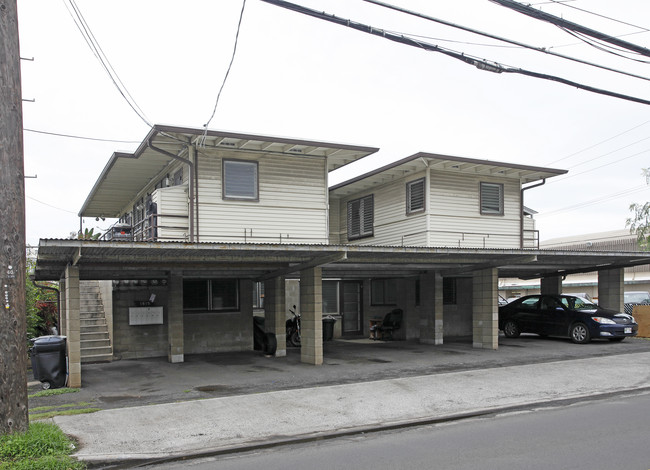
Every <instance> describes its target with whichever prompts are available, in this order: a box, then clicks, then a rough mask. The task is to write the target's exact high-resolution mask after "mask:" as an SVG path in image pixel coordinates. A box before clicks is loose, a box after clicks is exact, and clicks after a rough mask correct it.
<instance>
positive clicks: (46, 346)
mask: <svg viewBox="0 0 650 470" xmlns="http://www.w3.org/2000/svg"><path fill="white" fill-rule="evenodd" d="M65 341H66V337H65V336H58V335H48V336H39V337H38V338H35V339H34V340H33V342H34V349H35V350H36V351H38V352H46V351H59V350H61V349H65Z"/></svg>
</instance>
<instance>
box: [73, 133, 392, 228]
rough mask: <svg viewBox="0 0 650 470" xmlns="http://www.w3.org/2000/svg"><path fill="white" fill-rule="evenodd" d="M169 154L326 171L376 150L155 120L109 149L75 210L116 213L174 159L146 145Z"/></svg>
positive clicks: (91, 213) (84, 213)
mask: <svg viewBox="0 0 650 470" xmlns="http://www.w3.org/2000/svg"><path fill="white" fill-rule="evenodd" d="M150 143H151V144H152V145H154V146H155V147H158V148H161V149H163V150H165V151H166V152H170V153H172V154H174V155H177V156H178V155H181V154H182V153H183V152H184V151H185V149H186V147H187V146H188V145H197V146H202V147H207V148H215V149H226V150H232V151H241V152H247V153H257V154H260V155H263V156H264V157H272V156H273V155H280V154H284V155H294V156H295V155H297V156H304V157H321V158H326V159H327V169H328V171H332V170H335V169H337V168H340V167H342V166H344V165H346V164H348V163H350V162H353V161H355V160H358V159H359V158H363V157H366V156H368V155H370V154H372V153H375V152H377V151H378V150H379V149H377V148H374V147H360V146H355V145H346V144H335V143H327V142H316V141H310V140H297V139H288V138H283V137H270V136H261V135H251V134H237V133H232V132H222V131H216V130H208V131H207V132H206V131H205V130H204V129H196V128H187V127H173V126H162V125H155V126H154V127H153V128H152V129H151V131H149V134H148V135H147V136H146V137H145V139H144V140H143V141H142V143H141V144H140V146H139V147H138V149H137V150H136V151H135V152H134V153H132V154H131V153H123V152H116V153H114V154H113V155H112V156H111V158H110V160H109V161H108V164H107V165H106V167H105V168H104V170H103V171H102V173H101V174H100V176H99V178H98V179H97V182H96V183H95V185H94V187H93V188H92V190H91V191H90V194H89V195H88V197H87V199H86V201H85V202H84V204H83V206H82V208H81V210H80V211H79V216H80V217H117V216H119V215H120V213H121V212H122V211H123V210H124V209H125V208H126V206H127V204H129V202H131V201H132V200H133V199H135V197H136V196H137V194H138V193H139V192H140V191H141V190H142V189H143V188H144V187H145V186H147V185H148V184H149V183H150V182H151V181H152V179H153V178H154V177H156V176H157V175H158V174H160V173H161V172H162V171H163V170H164V169H165V167H167V165H169V164H170V163H171V162H172V161H173V160H174V159H173V158H172V157H170V156H166V155H164V154H162V153H160V152H158V151H156V150H153V149H152V148H150V147H149V144H150Z"/></svg>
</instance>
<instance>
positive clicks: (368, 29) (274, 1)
mask: <svg viewBox="0 0 650 470" xmlns="http://www.w3.org/2000/svg"><path fill="white" fill-rule="evenodd" d="M261 1H263V2H266V3H269V4H271V5H275V6H279V7H282V8H286V9H288V10H291V11H295V12H297V13H301V14H304V15H307V16H312V17H314V18H318V19H321V20H325V21H329V22H331V23H335V24H338V25H340V26H346V27H348V28H352V29H355V30H357V31H361V32H364V33H367V34H371V35H374V36H378V37H383V38H384V39H387V40H389V41H393V42H397V43H400V44H405V45H408V46H411V47H419V48H421V49H423V50H426V51H430V52H439V53H441V54H444V55H446V56H449V57H452V58H454V59H457V60H460V61H462V62H465V63H466V64H470V65H473V66H475V67H476V68H478V69H479V70H486V71H489V72H494V73H514V74H520V75H525V76H529V77H533V78H539V79H542V80H549V81H555V82H558V83H562V84H564V85H568V86H572V87H575V88H579V89H582V90H585V91H590V92H592V93H597V94H601V95H605V96H610V97H613V98H619V99H623V100H626V101H632V102H635V103H640V104H645V105H650V101H649V100H646V99H643V98H638V97H635V96H630V95H625V94H622V93H617V92H614V91H609V90H603V89H601V88H596V87H592V86H589V85H585V84H582V83H578V82H574V81H572V80H568V79H565V78H562V77H558V76H555V75H549V74H544V73H540V72H534V71H531V70H525V69H522V68H515V67H507V66H504V65H502V64H499V63H496V62H492V61H488V60H485V59H481V58H477V57H473V56H470V55H468V54H464V53H460V52H456V51H452V50H450V49H445V48H442V47H440V46H437V45H435V44H429V43H426V42H423V41H417V40H415V39H413V38H410V37H407V36H403V35H402V36H400V35H396V34H393V33H390V32H388V31H386V30H384V29H380V28H375V27H373V26H369V25H366V24H362V23H358V22H355V21H352V20H349V19H343V18H339V17H337V16H335V15H330V14H326V13H324V12H319V11H316V10H312V9H310V8H306V7H303V6H301V5H296V4H294V3H290V2H286V1H284V0H261Z"/></svg>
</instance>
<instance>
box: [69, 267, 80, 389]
mask: <svg viewBox="0 0 650 470" xmlns="http://www.w3.org/2000/svg"><path fill="white" fill-rule="evenodd" d="M80 310H81V294H80V292H79V267H78V266H70V265H69V266H68V267H66V268H65V318H66V321H65V327H66V328H65V336H66V344H67V347H68V387H71V388H78V387H81V320H80V319H79V315H80Z"/></svg>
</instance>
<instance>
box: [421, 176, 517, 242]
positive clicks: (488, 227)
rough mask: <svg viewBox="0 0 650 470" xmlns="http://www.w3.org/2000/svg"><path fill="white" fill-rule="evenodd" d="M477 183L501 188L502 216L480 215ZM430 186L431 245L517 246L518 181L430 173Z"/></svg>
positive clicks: (478, 185)
mask: <svg viewBox="0 0 650 470" xmlns="http://www.w3.org/2000/svg"><path fill="white" fill-rule="evenodd" d="M481 182H488V183H501V184H503V185H504V215H502V216H495V215H481V213H480V189H479V188H480V183H481ZM430 183H431V184H430V194H431V196H430V203H431V204H430V214H431V219H430V234H431V245H432V246H453V247H475V248H483V247H485V248H516V247H518V246H519V243H520V238H519V230H520V216H519V214H520V210H521V209H520V205H519V197H520V191H519V187H520V186H519V180H512V179H504V178H501V179H499V178H492V177H480V176H468V175H463V174H459V173H453V172H432V173H431V179H430Z"/></svg>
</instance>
